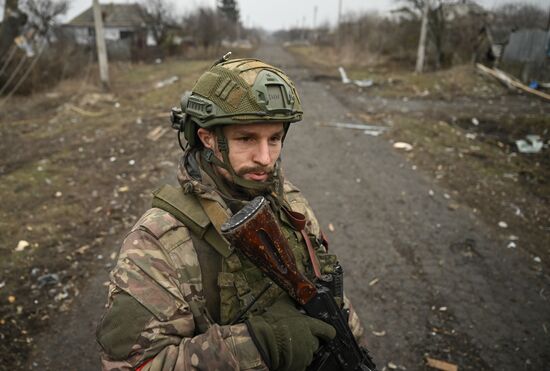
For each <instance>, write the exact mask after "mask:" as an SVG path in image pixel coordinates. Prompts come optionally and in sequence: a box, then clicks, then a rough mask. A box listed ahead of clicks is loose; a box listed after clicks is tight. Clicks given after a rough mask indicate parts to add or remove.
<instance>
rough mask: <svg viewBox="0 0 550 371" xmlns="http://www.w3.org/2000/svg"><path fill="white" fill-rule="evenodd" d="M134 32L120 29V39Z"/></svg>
mask: <svg viewBox="0 0 550 371" xmlns="http://www.w3.org/2000/svg"><path fill="white" fill-rule="evenodd" d="M133 34H134V33H133V32H132V31H120V38H121V39H130V38H132V35H133Z"/></svg>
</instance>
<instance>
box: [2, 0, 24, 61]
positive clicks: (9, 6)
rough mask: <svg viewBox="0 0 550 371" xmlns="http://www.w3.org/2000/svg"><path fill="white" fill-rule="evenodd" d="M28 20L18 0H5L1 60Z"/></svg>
mask: <svg viewBox="0 0 550 371" xmlns="http://www.w3.org/2000/svg"><path fill="white" fill-rule="evenodd" d="M26 22H27V15H26V14H25V13H23V12H22V11H21V10H20V9H19V7H18V4H17V0H5V3H4V19H3V21H2V24H1V26H0V60H2V59H4V56H5V55H6V54H7V51H8V49H9V48H10V47H11V46H12V45H13V39H15V38H16V37H17V36H18V35H19V33H20V31H21V29H22V27H23V26H24V25H25V23H26Z"/></svg>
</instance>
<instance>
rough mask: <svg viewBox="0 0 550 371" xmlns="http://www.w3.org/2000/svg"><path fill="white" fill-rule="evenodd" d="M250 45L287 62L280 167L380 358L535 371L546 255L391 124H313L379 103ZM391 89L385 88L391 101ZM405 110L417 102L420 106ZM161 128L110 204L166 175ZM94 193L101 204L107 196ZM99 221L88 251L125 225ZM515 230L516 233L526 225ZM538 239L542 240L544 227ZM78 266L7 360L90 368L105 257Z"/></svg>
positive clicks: (102, 250) (284, 55)
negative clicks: (287, 122) (396, 138)
mask: <svg viewBox="0 0 550 371" xmlns="http://www.w3.org/2000/svg"><path fill="white" fill-rule="evenodd" d="M257 56H258V57H260V58H263V59H265V60H268V61H270V62H271V63H273V64H275V65H278V66H280V67H281V68H283V69H284V70H286V71H287V72H288V73H289V75H290V76H291V77H292V78H293V79H294V80H295V82H296V83H297V87H298V90H299V91H300V92H301V96H302V103H303V106H304V107H305V111H306V115H305V119H304V121H303V122H301V123H299V124H296V125H294V126H293V127H292V129H291V131H290V133H289V135H288V137H287V141H286V142H285V148H284V161H283V163H284V169H285V172H286V175H287V177H288V178H289V179H290V180H291V181H293V182H294V183H295V184H296V185H297V186H298V187H299V188H300V189H301V190H302V191H303V192H304V194H305V195H306V196H307V198H308V199H309V201H310V203H311V204H312V206H313V208H314V210H315V211H316V214H317V217H318V218H319V220H320V222H321V225H322V228H323V229H324V230H325V232H326V233H327V235H328V238H329V241H330V246H331V247H330V248H331V250H332V251H335V252H336V253H337V254H338V255H339V257H340V259H341V261H342V265H343V266H344V269H345V272H346V283H345V284H346V287H347V288H346V290H347V293H348V296H349V297H350V298H351V300H352V301H353V303H354V306H355V308H356V310H357V311H358V313H359V314H360V316H361V318H362V321H363V323H364V325H365V327H366V329H367V337H368V343H369V348H370V350H371V353H372V354H373V355H374V358H375V360H376V362H377V364H378V366H379V369H380V370H383V369H384V368H386V369H388V368H394V367H396V368H397V369H403V370H404V369H407V370H424V369H427V367H426V366H425V359H426V357H432V358H437V359H441V360H446V361H448V362H451V363H455V364H457V365H458V366H459V369H461V370H509V369H510V370H512V369H519V370H541V369H544V367H546V366H547V365H548V364H550V352H549V350H548V343H549V340H550V335H549V334H548V330H549V329H550V311H548V308H549V303H548V295H549V294H548V292H547V291H548V287H550V286H549V283H550V277H549V276H548V273H547V269H546V268H545V265H544V262H545V261H546V259H547V256H548V255H544V256H541V258H542V259H543V264H540V263H537V262H534V261H533V256H532V254H531V253H530V252H529V251H528V250H525V249H523V248H516V249H507V248H506V244H507V243H508V238H509V234H510V231H509V230H502V229H499V228H498V227H497V226H496V225H495V223H490V222H488V219H487V218H486V217H484V216H483V215H480V214H479V213H478V212H476V211H475V210H474V209H475V208H474V207H473V206H471V205H470V204H469V203H464V204H461V205H460V207H459V208H454V207H449V205H450V203H452V202H454V201H456V202H459V201H460V200H459V199H457V200H455V198H457V197H458V196H456V194H455V193H453V190H452V189H451V188H446V187H447V186H448V185H447V184H446V183H445V182H436V180H435V179H434V174H433V173H432V172H430V171H429V167H426V168H423V167H422V164H423V162H422V161H420V162H419V165H418V166H417V165H415V163H414V161H415V160H418V159H419V158H418V157H415V158H413V159H411V158H409V156H408V155H406V154H404V153H402V152H397V151H396V150H395V149H393V148H392V144H391V140H393V139H392V135H393V134H389V135H388V136H380V137H372V136H367V135H364V134H362V133H361V132H357V131H353V130H343V129H334V128H329V127H322V126H319V125H318V124H319V123H320V122H336V121H344V120H347V121H349V120H350V118H351V119H354V118H357V117H358V115H359V114H364V113H365V112H366V113H370V114H376V113H383V114H386V113H388V112H386V109H387V106H388V105H387V104H386V105H384V104H382V105H380V106H375V105H373V106H368V107H365V105H367V104H366V103H365V102H363V101H361V100H360V99H357V94H356V93H355V92H354V91H347V90H346V89H341V90H340V89H338V88H336V87H334V86H332V85H330V84H332V83H336V82H334V81H333V82H330V81H328V82H327V81H324V80H323V79H321V80H319V79H317V80H316V79H314V78H313V77H314V76H315V75H316V74H318V72H315V71H313V70H311V69H310V68H308V67H306V66H304V65H303V64H301V63H299V62H298V61H297V60H296V59H295V58H294V57H293V56H292V55H290V54H289V53H288V52H286V51H284V50H283V49H281V48H280V47H279V46H277V45H274V44H266V45H264V46H262V47H260V49H259V50H258V51H257ZM177 99H178V98H177V97H176V96H174V99H173V103H172V104H176V102H177ZM365 99H367V100H368V101H370V99H369V98H368V96H367V97H365ZM522 99H523V98H522ZM398 102H401V103H398ZM402 102H403V101H402V100H401V101H395V107H394V108H395V110H397V111H399V110H400V105H401V107H403V105H402ZM163 104H165V106H162V107H156V109H158V110H165V109H167V108H169V107H168V106H167V105H168V104H169V103H168V102H163ZM449 104H450V105H451V107H453V108H452V109H454V110H456V111H457V112H461V111H463V110H464V107H461V106H458V107H456V106H454V104H453V103H449V102H445V104H444V106H442V108H441V110H443V111H446V110H448V109H450V108H449V106H447V105H449ZM515 104H518V106H521V107H523V108H525V109H529V106H526V105H525V104H523V103H521V102H520V103H515ZM432 106H433V105H432V104H430V105H429V107H432ZM424 107H425V108H426V106H425V105H424ZM429 107H427V108H426V109H430V108H429ZM412 108H413V107H411V109H412ZM523 108H522V109H523ZM414 110H415V111H422V110H423V108H422V105H419V106H416V107H414ZM474 110H475V109H474ZM390 111H391V110H390ZM390 113H391V112H390ZM401 113H403V112H401ZM440 114H441V111H440ZM391 118H392V119H394V120H397V119H402V117H401V116H399V117H397V116H396V117H391ZM132 120H133V119H132ZM457 125H460V123H459V124H457ZM154 126H155V125H154V124H150V125H149V126H148V127H147V128H148V129H151V128H153V127H154ZM394 129H395V130H397V129H398V128H397V125H396V126H395V127H394ZM397 132H398V133H399V131H398V130H397ZM145 134H146V130H143V131H142V132H141V135H142V136H143V135H145ZM173 139H174V138H173V137H171V138H170V140H173ZM170 140H169V139H168V138H166V139H165V138H163V141H162V142H160V143H158V144H157V143H148V145H147V146H146V148H140V147H136V149H135V152H134V153H133V155H134V156H136V157H135V158H136V159H138V158H139V159H140V161H143V164H144V165H147V166H149V167H145V168H144V169H147V172H148V171H154V176H153V177H150V178H147V181H144V182H143V183H142V184H140V185H138V186H137V188H135V194H138V195H141V196H138V197H136V196H135V194H134V196H129V198H128V199H124V200H119V203H122V204H124V203H131V204H132V207H131V208H130V209H128V210H126V213H121V217H122V216H128V215H132V219H134V218H135V217H137V216H138V215H139V213H140V212H142V211H144V210H145V208H146V205H147V195H146V194H147V190H148V189H150V188H152V187H153V186H154V184H155V183H159V182H161V181H163V180H169V179H170V177H171V176H172V174H173V173H172V171H174V169H173V168H172V167H171V166H165V167H159V166H158V163H159V159H162V160H163V161H171V162H173V163H175V162H176V161H177V148H176V147H174V146H169V143H170ZM142 156H143V157H142ZM106 176H109V174H106ZM113 176H115V175H113ZM100 179H101V177H98V178H97V179H96V180H95V181H96V182H101V180H100ZM133 189H134V188H133ZM130 194H132V192H130ZM105 197H106V199H107V203H108V202H109V198H110V197H111V196H109V195H106V196H105ZM476 200H477V202H478V203H480V204H482V203H483V202H484V199H483V198H479V197H477V198H476ZM92 204H93V203H92ZM92 208H93V207H92ZM125 214H127V215H125ZM92 219H94V218H92ZM64 222H65V221H63V220H59V221H58V223H60V224H61V223H64ZM106 222H107V225H105V226H104V227H107V226H108V225H117V226H118V227H117V228H116V229H115V230H112V231H110V232H112V233H109V234H108V235H106V236H104V239H103V240H102V241H101V243H100V244H98V246H97V250H95V251H94V255H93V256H94V257H97V255H96V254H101V255H103V256H105V257H107V256H110V254H111V253H112V252H116V251H117V249H118V243H119V242H120V240H121V238H123V236H124V228H125V227H126V226H125V224H128V223H120V220H119V221H118V222H117V221H116V220H112V219H106ZM94 228H97V227H94ZM518 235H519V238H520V240H519V242H518V244H520V245H521V242H522V241H523V238H526V237H524V235H520V234H519V233H518ZM542 236H544V235H542ZM546 238H547V235H546ZM540 243H541V244H545V246H543V247H542V248H541V250H546V251H547V246H548V239H546V240H544V239H543V240H541V242H540ZM79 270H80V271H81V272H85V273H83V274H84V276H83V277H84V278H83V279H81V280H79V281H78V282H80V283H79V288H80V289H79V292H80V294H79V295H78V297H76V298H75V300H74V301H73V302H72V303H71V305H70V306H69V307H68V310H67V311H65V312H62V313H60V312H59V311H54V312H52V313H51V316H52V318H51V320H50V321H47V325H44V326H43V327H42V328H41V331H40V333H39V334H38V335H36V336H35V338H34V340H33V341H32V344H31V345H32V352H31V353H30V356H28V357H27V356H26V354H24V353H21V354H17V353H16V352H17V349H18V348H13V349H12V350H11V352H13V353H12V354H10V355H9V357H10V358H8V359H9V360H11V362H14V361H13V360H14V359H16V358H17V357H18V356H19V359H21V360H23V361H25V362H26V363H24V364H20V365H19V366H17V367H15V366H14V367H9V369H46V370H59V369H74V370H95V369H98V368H99V364H98V359H97V346H96V345H95V341H94V329H95V326H96V324H97V321H98V320H99V316H100V315H101V312H102V307H103V305H104V299H105V296H106V289H105V287H104V285H103V282H104V281H106V280H107V273H106V272H107V270H108V266H105V263H97V258H92V259H88V260H83V261H82V263H81V264H80V268H79ZM0 281H1V280H0ZM2 295H3V298H4V292H2ZM11 318H14V317H11ZM1 328H2V329H3V328H4V327H1ZM17 338H19V337H17ZM23 351H24V350H21V352H23ZM3 357H6V354H5V353H4V355H3ZM2 364H4V365H5V364H6V363H5V362H2ZM12 364H16V363H12ZM390 366H391V367H390Z"/></svg>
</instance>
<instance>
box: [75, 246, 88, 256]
mask: <svg viewBox="0 0 550 371" xmlns="http://www.w3.org/2000/svg"><path fill="white" fill-rule="evenodd" d="M89 248H90V245H84V246H81V247H79V248H78V249H76V253H77V254H84V253H85V252H86V250H88V249H89Z"/></svg>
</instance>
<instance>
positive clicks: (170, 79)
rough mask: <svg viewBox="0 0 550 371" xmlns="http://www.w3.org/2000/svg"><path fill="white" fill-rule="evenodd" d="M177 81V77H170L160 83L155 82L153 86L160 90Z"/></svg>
mask: <svg viewBox="0 0 550 371" xmlns="http://www.w3.org/2000/svg"><path fill="white" fill-rule="evenodd" d="M178 80H179V77H178V76H171V77H169V78H167V79H164V80H162V81H159V82H157V83H156V84H155V89H160V88H164V87H165V86H167V85H172V84H173V83H175V82H176V81H178Z"/></svg>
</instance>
